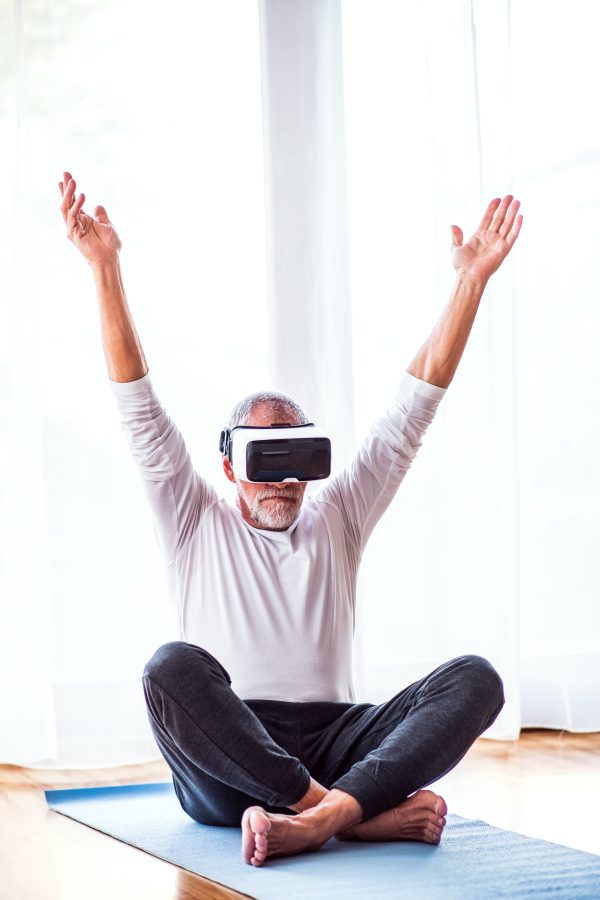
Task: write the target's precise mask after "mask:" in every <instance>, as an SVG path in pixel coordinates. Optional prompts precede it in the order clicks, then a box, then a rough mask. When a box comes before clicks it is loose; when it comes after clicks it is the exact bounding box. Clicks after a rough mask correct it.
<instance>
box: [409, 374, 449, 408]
mask: <svg viewBox="0 0 600 900" xmlns="http://www.w3.org/2000/svg"><path fill="white" fill-rule="evenodd" d="M447 390H448V388H441V387H437V386H436V385H435V384H429V382H428V381H421V379H420V378H415V376H414V375H410V374H409V372H404V373H403V375H402V377H401V379H400V384H399V385H398V391H397V394H398V396H399V397H406V396H407V394H409V395H410V394H412V395H413V396H414V395H417V396H418V397H423V399H425V400H434V401H436V402H437V403H439V402H440V400H441V399H442V397H443V396H444V394H445V393H446V391H447Z"/></svg>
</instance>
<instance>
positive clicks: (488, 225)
mask: <svg viewBox="0 0 600 900" xmlns="http://www.w3.org/2000/svg"><path fill="white" fill-rule="evenodd" d="M519 206H520V204H519V201H518V200H513V198H512V196H511V195H510V194H509V195H508V196H507V197H505V198H504V199H503V200H500V199H498V198H497V199H496V200H492V202H491V203H490V204H489V206H488V208H487V209H486V211H485V214H484V216H483V219H482V220H481V224H480V225H479V228H478V229H477V231H476V232H475V234H474V235H473V237H472V238H471V239H470V240H468V241H467V243H466V244H463V233H462V231H461V230H460V228H459V227H458V226H457V225H453V226H452V265H453V266H454V268H455V269H456V284H455V286H454V290H453V291H452V295H451V297H450V300H449V301H448V303H447V304H446V307H445V309H444V311H443V313H442V315H441V316H440V318H439V321H438V323H437V325H436V326H435V328H434V329H433V331H432V332H431V334H430V335H429V337H428V338H427V340H426V341H425V343H424V344H423V346H422V347H421V349H420V350H419V352H418V353H417V355H416V356H415V358H414V359H413V361H412V363H411V364H410V366H409V367H408V372H409V373H410V374H411V375H414V376H415V378H418V379H420V381H427V382H428V383H429V384H435V385H436V386H437V387H441V388H447V387H448V385H449V384H450V382H451V381H452V379H453V378H454V374H455V372H456V369H457V368H458V364H459V362H460V360H461V357H462V355H463V351H464V349H465V347H466V345H467V340H468V339H469V335H470V333H471V328H472V327H473V322H474V321H475V315H476V313H477V310H478V308H479V302H480V300H481V297H482V296H483V292H484V290H485V286H486V284H487V283H488V281H489V279H490V278H491V276H492V275H493V274H494V272H495V271H496V270H497V269H498V268H499V267H500V266H501V264H502V262H503V261H504V259H505V258H506V257H507V256H508V254H509V252H510V250H511V248H512V246H513V244H514V243H515V241H516V240H517V237H518V235H519V231H520V230H521V225H522V223H523V216H518V215H517V212H518V209H519Z"/></svg>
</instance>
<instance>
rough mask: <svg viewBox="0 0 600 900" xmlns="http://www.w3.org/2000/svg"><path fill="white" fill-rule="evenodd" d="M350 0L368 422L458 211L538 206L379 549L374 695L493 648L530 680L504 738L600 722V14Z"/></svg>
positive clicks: (466, 219) (359, 318)
mask: <svg viewBox="0 0 600 900" xmlns="http://www.w3.org/2000/svg"><path fill="white" fill-rule="evenodd" d="M342 9H343V27H344V66H345V91H346V121H347V155H348V181H349V211H350V212H349V217H350V249H351V263H352V291H353V305H354V325H355V328H354V336H355V349H356V353H355V365H356V384H357V421H358V426H359V431H364V429H365V428H366V427H367V424H368V422H369V421H370V420H371V418H372V416H373V412H374V410H375V409H377V408H381V407H382V406H383V405H384V404H385V402H386V400H387V397H388V396H389V392H390V390H391V386H392V384H393V382H394V380H395V378H396V377H397V371H398V369H399V368H400V367H402V366H404V365H406V364H407V363H408V362H409V361H410V359H411V356H412V355H413V353H414V351H415V350H416V348H417V347H418V346H419V343H420V341H421V340H422V338H423V336H424V335H425V334H426V333H427V331H428V329H429V327H430V325H431V323H432V322H433V321H434V319H435V317H436V316H437V314H438V312H439V310H440V309H441V307H442V305H443V303H444V302H445V300H446V299H447V297H448V295H449V293H450V290H451V286H452V281H453V272H452V270H451V267H450V262H449V226H450V225H451V224H459V225H461V227H463V229H464V230H465V232H466V233H470V232H472V230H473V229H474V228H475V226H476V224H477V222H478V220H479V217H480V215H481V212H482V209H483V207H484V205H485V203H486V202H487V201H488V200H489V199H491V198H492V197H494V196H497V195H501V194H503V193H504V192H508V191H510V192H511V193H514V194H515V195H516V196H518V197H519V199H521V200H522V202H523V211H524V214H525V224H524V227H523V231H522V235H521V237H520V238H519V241H518V244H517V246H516V248H515V251H514V252H513V255H512V258H511V259H510V260H509V261H508V262H507V263H506V264H505V265H504V267H503V269H502V270H501V271H500V272H499V273H498V275H496V276H495V277H494V280H493V282H492V283H491V284H490V286H489V288H488V290H487V291H486V295H485V297H484V301H483V304H482V308H481V311H480V313H479V316H478V319H477V322H476V325H475V328H474V330H473V334H472V337H471V340H470V344H469V347H468V350H467V353H466V355H465V358H464V359H463V362H462V363H461V366H460V369H459V372H458V375H457V377H456V379H455V381H454V382H453V384H452V386H451V388H450V390H449V393H448V396H447V398H446V399H445V400H444V403H443V405H442V408H441V411H440V416H439V419H438V420H437V421H436V422H435V423H434V426H433V428H432V429H431V431H430V433H429V434H428V435H427V439H426V441H425V444H424V447H423V450H422V451H421V453H420V455H419V457H418V459H417V461H416V462H415V467H414V471H413V472H411V474H410V476H409V478H408V479H407V481H406V483H405V485H404V486H403V488H402V492H401V494H400V495H399V497H398V499H397V501H396V503H395V504H394V506H393V507H392V509H390V511H389V512H388V513H387V514H386V519H385V522H382V523H381V525H380V526H379V528H378V530H377V532H376V533H375V535H374V537H373V539H372V541H371V545H370V547H369V548H368V551H367V554H366V558H365V560H364V563H363V585H364V587H365V596H364V598H363V599H364V606H365V610H366V612H365V615H364V618H363V647H364V669H365V676H366V696H367V697H369V698H371V699H380V698H383V697H384V696H386V695H387V694H389V692H390V690H391V689H392V687H393V686H394V685H396V684H402V683H405V682H406V681H408V680H410V679H412V678H416V677H418V676H420V675H422V674H424V673H425V672H426V671H427V670H428V669H429V668H431V666H432V665H434V664H437V663H439V662H441V661H442V660H443V659H445V658H448V657H449V656H454V655H456V654H458V653H464V652H472V653H473V652H474V653H481V654H483V655H484V656H487V657H488V658H490V659H491V660H492V662H494V664H495V665H496V666H497V667H498V669H499V670H500V672H501V674H502V676H503V678H504V680H505V684H506V687H507V704H506V707H505V710H504V711H503V713H502V715H501V717H500V718H499V720H498V722H497V723H496V725H495V726H494V727H493V728H492V729H491V730H490V731H489V732H488V736H489V737H496V738H511V737H516V736H517V734H518V730H519V727H520V726H521V725H525V726H526V725H538V726H548V727H553V728H567V729H572V730H576V731H586V730H596V729H600V688H599V687H598V685H599V684H600V627H599V626H600V605H599V604H598V598H599V596H600V591H599V588H600V571H599V566H598V556H597V549H596V548H597V547H598V538H599V537H600V534H599V523H600V515H599V514H600V493H599V486H600V479H599V474H598V458H599V457H598V451H599V450H600V425H599V422H600V417H599V416H598V411H599V410H598V399H597V396H596V387H595V381H596V371H595V360H596V356H597V347H598V338H599V332H600V329H599V325H600V307H599V304H598V287H599V285H598V279H599V276H598V229H597V222H596V219H597V214H598V206H599V204H600V187H599V186H600V179H599V177H598V176H599V174H600V172H599V167H600V129H599V126H598V121H597V117H596V116H594V115H592V114H591V109H592V107H593V104H594V92H595V85H597V84H598V82H599V78H600V61H599V57H598V54H597V52H596V50H595V47H594V43H593V41H594V38H593V35H594V34H595V33H596V25H597V21H596V20H597V15H596V13H595V10H594V6H593V4H589V3H585V2H580V0H577V2H575V3H573V4H569V7H568V9H565V8H563V7H559V6H558V4H553V3H541V2H540V0H513V2H512V3H510V2H508V0H502V2H498V3H486V2H484V0H444V2H437V0H423V2H422V3H421V4H398V3H394V2H392V0H374V2H372V3H369V4H364V3H361V2H359V0H342ZM400 573H401V575H400ZM397 585H398V587H396V586H397ZM400 585H401V587H400Z"/></svg>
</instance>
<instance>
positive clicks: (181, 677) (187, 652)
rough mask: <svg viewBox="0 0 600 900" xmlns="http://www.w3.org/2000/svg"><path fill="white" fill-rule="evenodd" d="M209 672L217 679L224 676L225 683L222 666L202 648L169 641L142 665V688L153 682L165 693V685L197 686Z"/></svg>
mask: <svg viewBox="0 0 600 900" xmlns="http://www.w3.org/2000/svg"><path fill="white" fill-rule="evenodd" d="M211 671H213V672H215V673H219V674H220V675H221V677H222V676H223V674H224V675H225V677H226V678H227V679H228V680H229V676H228V675H227V673H226V672H225V670H224V669H223V667H222V666H221V665H220V664H219V663H218V662H217V660H216V659H215V658H214V657H213V656H211V655H210V653H208V651H206V650H203V649H202V647H196V646H195V645H194V644H188V643H186V642H185V641H170V642H169V643H168V644H163V645H162V647H159V648H158V650H157V651H156V653H155V654H154V655H153V657H152V659H150V661H149V662H147V663H146V666H145V668H144V678H143V681H144V685H145V686H146V687H150V686H151V684H152V683H154V684H158V685H160V687H162V688H164V689H165V690H168V688H169V685H179V686H182V685H183V684H185V683H186V682H188V681H189V680H190V679H191V680H193V682H194V684H195V685H196V687H198V686H199V684H200V683H201V682H202V679H203V677H204V676H208V674H209V672H211Z"/></svg>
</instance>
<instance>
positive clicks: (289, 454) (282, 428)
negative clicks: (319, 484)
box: [219, 423, 331, 483]
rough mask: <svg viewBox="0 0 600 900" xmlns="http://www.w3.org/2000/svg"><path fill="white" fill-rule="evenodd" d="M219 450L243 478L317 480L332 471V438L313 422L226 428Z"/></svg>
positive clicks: (247, 479)
mask: <svg viewBox="0 0 600 900" xmlns="http://www.w3.org/2000/svg"><path fill="white" fill-rule="evenodd" d="M219 450H220V451H221V453H223V454H224V455H225V456H226V457H227V459H228V460H229V462H230V463H231V467H232V468H233V470H234V472H235V474H236V477H237V478H239V479H241V480H242V481H256V482H272V483H275V482H281V481H318V480H319V479H320V478H328V477H329V475H330V473H331V441H330V440H329V438H328V437H327V435H326V434H325V432H324V431H323V429H322V428H318V427H317V426H316V425H313V424H312V423H311V424H309V425H287V424H285V425H266V426H263V427H259V428H255V427H254V426H252V425H238V426H237V427H236V428H232V429H231V431H229V429H228V428H225V429H224V430H223V431H222V432H221V438H220V440H219Z"/></svg>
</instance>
